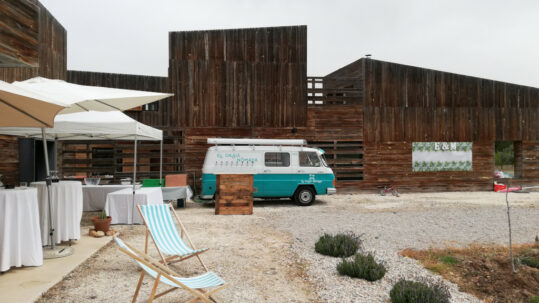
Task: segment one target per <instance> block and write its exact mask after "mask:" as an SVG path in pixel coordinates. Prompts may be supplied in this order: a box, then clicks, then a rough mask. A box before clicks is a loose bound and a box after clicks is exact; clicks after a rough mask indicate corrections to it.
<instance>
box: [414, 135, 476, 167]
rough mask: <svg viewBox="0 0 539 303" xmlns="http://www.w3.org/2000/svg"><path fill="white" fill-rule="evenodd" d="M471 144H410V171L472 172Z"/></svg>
mask: <svg viewBox="0 0 539 303" xmlns="http://www.w3.org/2000/svg"><path fill="white" fill-rule="evenodd" d="M471 159H472V142H412V171H414V172H435V171H472V169H473V166H472V161H471Z"/></svg>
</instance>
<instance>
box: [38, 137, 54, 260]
mask: <svg viewBox="0 0 539 303" xmlns="http://www.w3.org/2000/svg"><path fill="white" fill-rule="evenodd" d="M41 136H42V138H43V155H44V157H45V173H46V177H45V183H46V185H47V186H46V188H47V199H48V201H47V202H48V203H47V204H48V205H49V237H50V241H51V249H52V250H54V249H55V248H56V243H54V237H53V235H54V228H53V227H52V210H51V200H52V199H51V185H52V180H51V176H50V167H49V151H48V150H47V134H46V132H45V128H42V129H41Z"/></svg>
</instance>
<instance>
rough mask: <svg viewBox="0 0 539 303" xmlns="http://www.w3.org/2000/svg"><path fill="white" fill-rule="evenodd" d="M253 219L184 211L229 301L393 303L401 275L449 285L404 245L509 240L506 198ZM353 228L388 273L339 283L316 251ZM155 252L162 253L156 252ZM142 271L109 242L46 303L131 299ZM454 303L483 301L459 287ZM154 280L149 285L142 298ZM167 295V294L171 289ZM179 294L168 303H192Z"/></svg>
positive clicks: (359, 198) (332, 207) (274, 210)
mask: <svg viewBox="0 0 539 303" xmlns="http://www.w3.org/2000/svg"><path fill="white" fill-rule="evenodd" d="M510 201H511V205H512V210H511V215H512V222H513V239H514V242H515V243H524V242H531V241H533V239H534V237H535V235H536V234H538V233H539V193H531V194H511V195H510ZM254 212H255V214H254V215H252V216H215V215H213V208H210V207H204V206H199V205H194V204H192V203H190V204H189V207H188V208H187V209H181V210H178V214H179V215H180V216H181V218H182V219H183V221H184V223H185V225H186V226H187V227H188V229H189V232H190V234H191V237H192V238H193V240H194V241H195V243H196V244H197V245H198V246H200V247H202V246H203V247H210V248H211V249H210V250H209V251H208V252H207V253H205V254H204V255H203V256H204V260H205V261H206V263H207V265H208V267H209V268H210V269H211V270H213V271H215V272H217V273H218V274H219V275H221V276H222V277H223V278H224V279H225V280H226V281H227V282H229V283H230V284H231V286H230V287H229V288H227V289H225V290H223V291H222V292H221V293H220V295H218V296H216V297H217V298H218V299H221V300H222V301H224V302H261V301H262V302H317V301H318V302H388V300H389V290H390V289H391V286H392V284H393V283H394V282H396V281H397V280H398V279H399V278H400V277H405V278H414V277H428V278H431V279H440V278H439V277H438V276H436V275H434V274H431V273H430V272H429V271H427V270H425V269H423V267H422V266H420V265H419V263H417V262H416V261H415V260H412V259H408V258H404V257H401V256H399V255H398V254H397V253H398V252H399V251H400V250H402V249H404V248H416V249H422V248H428V247H430V246H433V247H444V246H461V245H467V244H470V243H499V244H505V243H506V242H507V223H506V222H507V221H506V220H507V217H506V209H505V202H504V195H503V194H498V193H486V192H482V193H435V194H433V193H429V194H404V195H402V196H401V197H399V198H396V197H392V196H386V197H381V196H378V195H374V194H368V195H367V194H359V195H335V196H330V197H326V196H320V198H319V199H318V200H317V201H316V203H315V204H314V205H312V206H310V207H297V206H294V205H292V204H291V203H290V201H285V200H283V201H267V202H256V203H255V211H254ZM115 228H116V229H119V230H120V232H121V238H122V239H124V240H126V241H127V242H129V243H131V244H133V245H134V246H135V247H139V248H141V247H143V243H144V236H143V235H144V229H143V227H142V226H121V227H118V226H117V227H115ZM347 231H352V232H354V233H356V234H362V239H363V240H364V243H363V248H364V250H365V251H373V252H375V255H376V257H377V259H378V260H380V261H383V262H385V263H386V265H387V268H388V271H387V273H386V276H385V277H384V278H382V279H381V280H379V281H376V282H367V281H364V280H360V279H352V278H348V277H342V276H339V275H338V273H337V271H336V269H335V267H336V264H337V263H338V262H339V259H337V258H331V257H326V256H322V255H319V254H317V253H315V252H314V243H315V241H316V240H317V238H318V236H320V235H321V234H323V233H325V232H327V233H336V232H347ZM151 251H152V255H155V251H154V250H151ZM180 264H181V265H179V266H175V270H176V271H177V272H178V273H179V274H181V275H191V274H195V273H197V272H200V270H201V267H200V265H199V264H197V263H196V262H195V261H194V260H189V261H186V262H182V263H180ZM138 275H139V272H138V271H137V270H136V267H135V265H134V263H132V262H131V261H130V260H129V259H128V258H127V257H126V256H124V255H122V254H121V253H120V252H119V251H118V250H117V249H116V247H115V246H114V245H108V246H106V247H105V248H104V249H102V250H101V251H100V252H98V253H97V254H96V255H94V256H93V257H92V258H91V259H89V260H88V261H86V262H85V263H84V264H83V265H81V266H80V267H78V268H77V269H76V270H75V271H74V272H72V273H71V274H70V275H69V276H68V277H67V278H66V279H65V280H64V281H63V282H61V283H59V284H57V285H56V286H55V287H54V288H52V289H51V290H49V291H48V292H47V293H46V294H45V295H44V296H43V297H42V299H41V300H40V302H96V301H99V300H100V301H102V302H113V301H115V302H129V301H130V299H131V296H132V293H133V290H134V288H135V285H136V281H137V279H138ZM446 283H447V285H449V287H450V290H451V293H452V302H479V300H477V299H476V298H474V297H472V296H470V295H468V294H465V293H462V292H459V291H458V289H457V287H456V286H455V285H453V284H450V283H449V282H446ZM151 284H152V281H150V280H149V279H147V280H145V284H144V285H143V288H142V290H141V295H140V296H141V297H140V298H139V299H140V300H143V299H146V298H147V296H148V294H149V292H150V288H151ZM162 289H166V288H164V287H163V288H162ZM187 298H188V297H187V296H185V293H184V292H180V291H178V292H175V293H173V294H170V295H166V296H164V297H162V298H160V299H159V302H178V301H180V302H181V301H183V300H185V299H187Z"/></svg>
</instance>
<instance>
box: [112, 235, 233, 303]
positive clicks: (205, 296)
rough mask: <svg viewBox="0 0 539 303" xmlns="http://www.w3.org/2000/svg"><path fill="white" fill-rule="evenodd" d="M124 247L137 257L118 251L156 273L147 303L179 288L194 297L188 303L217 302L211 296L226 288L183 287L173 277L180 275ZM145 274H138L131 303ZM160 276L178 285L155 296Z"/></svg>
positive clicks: (133, 249)
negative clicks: (198, 302) (199, 302)
mask: <svg viewBox="0 0 539 303" xmlns="http://www.w3.org/2000/svg"><path fill="white" fill-rule="evenodd" d="M124 244H125V246H127V247H128V248H129V249H130V250H132V251H134V252H135V253H136V254H138V256H137V255H134V254H133V253H131V252H130V251H128V250H127V249H125V248H123V247H120V251H122V252H123V253H125V254H127V255H128V256H130V257H131V258H133V259H135V260H137V261H139V262H140V263H142V264H144V265H146V266H147V267H149V268H151V269H152V270H154V271H155V272H156V273H157V277H156V279H155V282H154V284H153V288H152V292H151V294H150V299H149V300H148V302H149V303H151V302H153V300H154V299H157V298H159V297H161V296H163V295H166V294H168V293H170V292H172V291H174V290H177V289H179V288H182V289H184V290H186V291H188V292H190V293H191V294H192V295H193V296H195V298H194V299H192V300H190V301H188V302H189V303H193V302H197V301H199V300H200V301H203V302H209V303H211V302H217V301H216V300H215V299H214V298H212V295H213V294H215V293H216V292H218V291H220V290H222V289H224V288H225V287H228V285H229V284H224V285H222V286H219V287H217V288H215V289H213V290H203V289H193V288H190V287H187V286H185V285H184V284H183V283H180V282H178V281H177V280H176V279H174V278H173V277H174V276H176V277H179V276H180V275H178V274H177V273H175V272H174V271H172V270H170V269H169V268H168V267H166V266H163V265H162V264H161V263H160V262H159V261H156V260H155V259H153V258H152V257H150V256H148V255H146V254H145V253H142V252H140V251H138V250H136V249H135V248H133V247H132V246H130V245H129V244H127V243H125V242H124ZM145 274H146V271H144V270H142V272H141V274H140V278H139V280H138V283H137V288H136V289H135V294H134V295H133V300H132V301H131V302H132V303H135V302H136V301H137V297H138V294H139V290H140V287H141V286H142V281H143V279H144V276H145ZM161 276H163V277H165V278H167V279H168V280H170V281H172V282H174V283H175V284H177V285H178V287H172V288H170V289H168V290H165V291H163V292H161V293H158V294H156V291H157V286H158V285H159V282H160V281H159V280H160V278H161Z"/></svg>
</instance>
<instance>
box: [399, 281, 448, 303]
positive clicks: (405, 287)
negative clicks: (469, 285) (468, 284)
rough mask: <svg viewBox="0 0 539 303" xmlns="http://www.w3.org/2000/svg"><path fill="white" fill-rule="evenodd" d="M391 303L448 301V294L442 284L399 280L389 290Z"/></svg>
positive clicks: (439, 302) (435, 302)
mask: <svg viewBox="0 0 539 303" xmlns="http://www.w3.org/2000/svg"><path fill="white" fill-rule="evenodd" d="M389 297H390V298H391V303H449V298H450V294H449V291H448V290H447V287H445V286H444V285H443V284H436V285H431V286H429V285H427V284H426V283H422V282H414V281H408V280H400V281H399V282H397V283H396V284H395V285H394V286H393V288H392V289H391V291H390V292H389Z"/></svg>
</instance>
